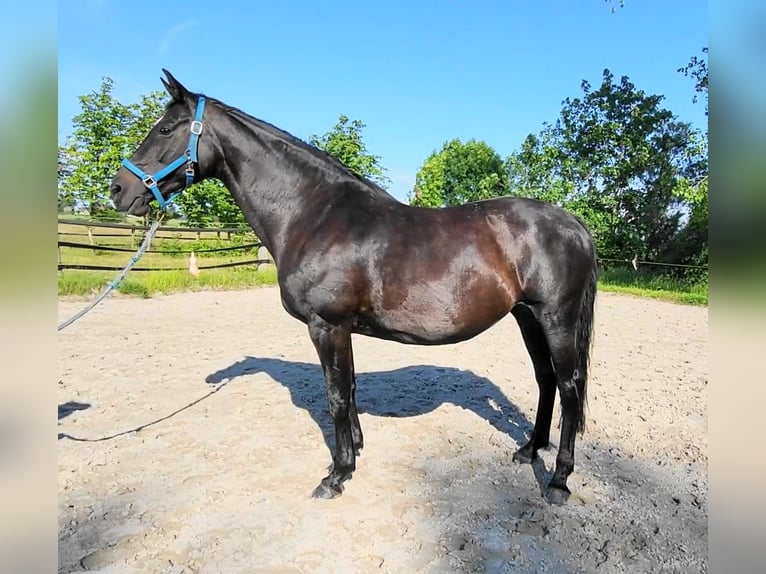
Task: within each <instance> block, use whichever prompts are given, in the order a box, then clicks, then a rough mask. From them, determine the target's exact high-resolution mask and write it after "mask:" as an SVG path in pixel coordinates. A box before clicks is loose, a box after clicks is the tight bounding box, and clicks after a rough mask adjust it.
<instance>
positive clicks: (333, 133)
mask: <svg viewBox="0 0 766 574" xmlns="http://www.w3.org/2000/svg"><path fill="white" fill-rule="evenodd" d="M365 127H366V126H365V124H364V123H362V122H361V121H360V120H349V118H348V117H347V116H345V115H343V114H341V115H340V116H339V117H338V122H337V123H336V124H335V126H334V127H333V128H332V130H330V131H329V132H326V133H325V134H324V135H322V136H317V135H311V137H310V138H309V143H310V144H311V145H313V146H316V147H318V148H319V149H321V150H323V151H326V152H327V153H329V154H330V155H332V156H334V157H335V158H337V159H338V160H340V161H341V163H343V164H344V165H345V166H346V167H348V168H350V169H352V170H353V171H354V172H356V173H357V174H359V175H361V176H362V177H366V178H367V179H369V180H371V181H374V182H375V183H376V184H378V185H379V186H381V187H384V188H385V187H386V186H387V185H388V184H389V183H390V182H391V180H390V179H389V178H388V177H387V176H386V175H385V172H386V169H385V168H384V167H383V166H382V165H381V163H380V159H381V158H380V156H377V155H374V154H371V153H370V152H369V151H368V150H367V146H366V145H365V143H364V140H363V139H362V130H363V129H364V128H365Z"/></svg>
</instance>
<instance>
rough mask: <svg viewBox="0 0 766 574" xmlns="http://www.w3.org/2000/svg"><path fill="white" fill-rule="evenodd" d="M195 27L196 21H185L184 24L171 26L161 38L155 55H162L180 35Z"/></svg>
mask: <svg viewBox="0 0 766 574" xmlns="http://www.w3.org/2000/svg"><path fill="white" fill-rule="evenodd" d="M196 25H197V21H196V20H186V21H185V22H181V23H180V24H177V25H176V26H173V27H172V28H171V29H170V30H168V31H167V32H166V33H165V36H163V38H162V42H160V46H159V48H157V53H158V54H164V53H165V52H167V51H168V50H169V49H170V46H171V44H173V43H174V42H175V40H176V39H177V38H178V37H179V36H180V35H181V34H183V33H184V32H186V31H187V30H190V29H192V28H193V27H194V26H196Z"/></svg>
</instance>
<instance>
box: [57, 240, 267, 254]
mask: <svg viewBox="0 0 766 574" xmlns="http://www.w3.org/2000/svg"><path fill="white" fill-rule="evenodd" d="M58 244H59V247H72V248H73V249H91V250H93V251H120V252H127V253H133V252H135V249H132V248H130V247H114V246H112V245H90V244H88V243H76V242H74V241H59V242H58ZM259 247H263V243H243V244H242V245H232V246H230V247H214V248H202V249H147V250H146V251H144V253H160V254H163V255H179V254H189V253H192V252H194V253H216V252H219V251H237V250H239V249H258V248H259Z"/></svg>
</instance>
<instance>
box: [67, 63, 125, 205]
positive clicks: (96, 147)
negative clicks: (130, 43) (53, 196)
mask: <svg viewBox="0 0 766 574" xmlns="http://www.w3.org/2000/svg"><path fill="white" fill-rule="evenodd" d="M113 88H114V82H113V81H112V80H111V79H110V78H103V79H102V82H101V87H100V89H99V90H98V91H94V92H92V93H90V94H87V95H85V96H80V98H79V100H80V107H81V108H82V111H81V112H80V113H79V114H77V115H76V116H75V117H74V118H73V120H72V123H73V126H74V132H73V134H72V136H71V137H70V138H69V140H68V142H67V144H66V145H65V146H64V149H63V150H61V151H62V152H63V154H64V155H65V157H66V158H67V160H68V167H69V169H70V172H69V173H68V174H67V175H66V176H65V177H63V178H62V181H61V186H60V188H59V197H60V199H61V198H64V199H65V200H66V201H77V202H80V203H83V204H85V205H87V206H88V209H89V211H90V214H91V215H92V216H95V215H97V214H98V213H99V212H101V211H103V210H104V209H106V208H107V206H108V204H109V181H110V180H111V178H112V176H113V175H114V173H115V172H116V171H117V169H119V167H120V160H121V159H122V158H123V157H125V155H126V154H127V151H128V149H129V144H130V142H129V140H128V138H127V133H128V130H129V127H130V125H131V124H132V123H133V122H134V121H135V116H134V114H135V109H131V108H130V107H129V106H125V105H123V104H121V103H120V102H118V101H117V100H116V99H115V98H114V97H113V96H112V91H113ZM137 143H138V142H136V144H137Z"/></svg>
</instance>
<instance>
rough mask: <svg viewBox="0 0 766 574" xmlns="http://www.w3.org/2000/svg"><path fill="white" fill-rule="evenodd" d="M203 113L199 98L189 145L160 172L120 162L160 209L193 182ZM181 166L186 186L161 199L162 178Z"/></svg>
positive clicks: (201, 100) (128, 161)
mask: <svg viewBox="0 0 766 574" xmlns="http://www.w3.org/2000/svg"><path fill="white" fill-rule="evenodd" d="M204 111H205V98H204V97H202V96H200V97H199V99H198V100H197V112H196V113H195V114H194V121H192V124H191V130H190V131H191V135H190V136H189V145H188V147H187V148H186V151H185V152H184V154H183V155H181V156H180V157H178V159H176V160H175V161H173V162H172V163H170V164H168V165H166V166H165V167H163V168H162V169H161V170H160V171H158V172H157V173H155V174H154V175H150V174H148V173H146V172H145V171H144V170H142V169H141V168H139V167H138V166H137V165H135V164H133V163H132V162H131V161H130V160H128V159H124V160H122V165H123V166H125V168H127V169H128V170H129V171H130V172H131V173H132V174H134V175H135V176H136V177H138V178H139V179H140V180H141V182H142V183H143V184H144V185H145V186H146V187H147V189H149V191H151V192H152V194H154V197H155V199H156V200H157V203H159V204H160V209H165V208H166V207H167V206H168V205H170V203H171V202H172V201H173V200H174V199H175V197H176V196H177V195H179V194H180V193H181V192H182V191H183V190H184V189H186V188H187V187H189V186H190V185H191V184H192V183H193V182H194V164H195V163H197V143H198V141H199V136H200V134H201V133H202V113H203V112H204ZM183 164H186V185H184V187H183V188H182V189H180V190H179V191H176V192H175V193H173V194H172V195H171V196H170V197H168V198H167V199H165V198H164V197H162V192H161V191H160V187H159V183H158V182H160V181H162V180H163V179H164V178H166V177H167V176H169V175H170V174H171V173H173V172H174V171H175V170H177V169H178V168H179V167H181V166H182V165H183Z"/></svg>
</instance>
